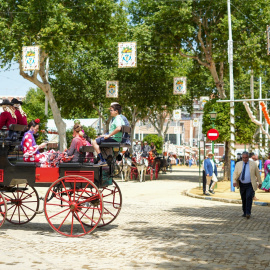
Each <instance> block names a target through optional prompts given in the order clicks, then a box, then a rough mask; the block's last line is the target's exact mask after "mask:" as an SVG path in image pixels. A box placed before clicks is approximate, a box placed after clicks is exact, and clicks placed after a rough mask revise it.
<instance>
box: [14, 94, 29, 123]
mask: <svg viewBox="0 0 270 270" xmlns="http://www.w3.org/2000/svg"><path fill="white" fill-rule="evenodd" d="M11 103H13V104H14V105H13V106H14V109H15V114H16V117H17V124H18V125H25V126H27V115H26V113H25V112H24V111H23V109H22V106H21V105H22V101H19V100H18V99H17V98H13V99H12V100H11Z"/></svg>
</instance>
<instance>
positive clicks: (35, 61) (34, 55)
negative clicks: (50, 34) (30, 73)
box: [22, 46, 40, 71]
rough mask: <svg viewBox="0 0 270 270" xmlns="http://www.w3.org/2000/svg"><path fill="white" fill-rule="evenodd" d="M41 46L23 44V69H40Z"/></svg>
mask: <svg viewBox="0 0 270 270" xmlns="http://www.w3.org/2000/svg"><path fill="white" fill-rule="evenodd" d="M39 51H40V48H39V46H23V48H22V58H23V70H24V71H27V70H39V64H40V58H39V56H40V53H39Z"/></svg>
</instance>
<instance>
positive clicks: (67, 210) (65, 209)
mask: <svg viewBox="0 0 270 270" xmlns="http://www.w3.org/2000/svg"><path fill="white" fill-rule="evenodd" d="M68 210H69V208H68V209H65V210H63V211H61V212H58V213H57V214H55V215H53V216H50V217H48V218H49V219H51V218H53V217H56V216H58V215H60V214H62V213H64V212H66V211H68Z"/></svg>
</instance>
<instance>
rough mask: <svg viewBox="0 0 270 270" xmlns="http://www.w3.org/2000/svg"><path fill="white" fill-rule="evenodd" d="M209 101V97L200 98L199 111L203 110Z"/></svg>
mask: <svg viewBox="0 0 270 270" xmlns="http://www.w3.org/2000/svg"><path fill="white" fill-rule="evenodd" d="M208 101H209V97H200V109H201V110H203V108H204V105H205V104H206V103H207V102H208Z"/></svg>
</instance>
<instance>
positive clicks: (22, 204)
mask: <svg viewBox="0 0 270 270" xmlns="http://www.w3.org/2000/svg"><path fill="white" fill-rule="evenodd" d="M3 195H4V196H5V200H6V202H7V216H6V220H7V221H8V222H10V223H12V224H15V225H22V224H25V223H28V222H29V221H31V220H32V219H33V218H34V217H35V215H36V213H37V211H38V208H39V197H38V193H37V191H36V189H35V188H34V187H31V186H29V185H28V184H18V185H16V186H14V187H11V188H10V190H9V191H4V192H3Z"/></svg>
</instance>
